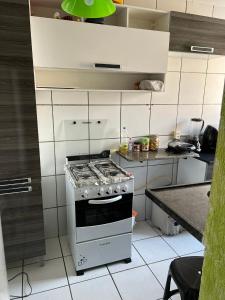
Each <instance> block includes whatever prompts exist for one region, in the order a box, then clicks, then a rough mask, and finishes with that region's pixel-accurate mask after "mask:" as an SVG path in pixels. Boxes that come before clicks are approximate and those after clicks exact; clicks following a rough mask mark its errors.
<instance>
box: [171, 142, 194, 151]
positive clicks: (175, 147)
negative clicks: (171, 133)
mask: <svg viewBox="0 0 225 300" xmlns="http://www.w3.org/2000/svg"><path fill="white" fill-rule="evenodd" d="M195 150H196V147H195V146H194V145H193V144H190V143H185V142H181V141H180V140H173V141H171V142H169V144H168V148H167V151H168V152H172V153H185V152H191V151H195Z"/></svg>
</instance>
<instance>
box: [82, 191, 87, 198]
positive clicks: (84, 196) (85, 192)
mask: <svg viewBox="0 0 225 300" xmlns="http://www.w3.org/2000/svg"><path fill="white" fill-rule="evenodd" d="M87 197H88V190H85V191H84V192H83V194H82V198H85V199H87Z"/></svg>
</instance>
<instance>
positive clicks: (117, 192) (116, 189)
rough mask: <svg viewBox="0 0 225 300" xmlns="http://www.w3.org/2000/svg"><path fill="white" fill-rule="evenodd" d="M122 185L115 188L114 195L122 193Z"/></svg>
mask: <svg viewBox="0 0 225 300" xmlns="http://www.w3.org/2000/svg"><path fill="white" fill-rule="evenodd" d="M120 190H121V189H120V185H117V186H116V187H115V189H114V193H115V194H119V193H120Z"/></svg>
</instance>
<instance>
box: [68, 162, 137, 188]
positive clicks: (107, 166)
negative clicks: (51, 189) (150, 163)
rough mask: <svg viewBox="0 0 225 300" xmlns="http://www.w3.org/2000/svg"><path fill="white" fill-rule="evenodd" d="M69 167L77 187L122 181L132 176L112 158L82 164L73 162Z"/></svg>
mask: <svg viewBox="0 0 225 300" xmlns="http://www.w3.org/2000/svg"><path fill="white" fill-rule="evenodd" d="M69 169H70V171H71V173H72V175H73V178H74V181H75V184H76V186H77V187H86V186H91V185H95V186H99V185H105V184H113V183H120V182H124V181H127V180H129V179H130V178H131V177H132V175H131V174H129V173H127V172H126V171H125V170H123V169H122V168H120V166H118V165H117V164H115V163H114V162H113V161H112V160H110V159H108V160H98V161H93V162H90V163H82V164H81V163H78V164H74V163H72V164H70V166H69Z"/></svg>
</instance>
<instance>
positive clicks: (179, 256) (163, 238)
mask: <svg viewBox="0 0 225 300" xmlns="http://www.w3.org/2000/svg"><path fill="white" fill-rule="evenodd" d="M161 238H162V239H163V241H164V242H165V243H166V244H167V245H168V246H169V247H170V248H171V249H172V250H173V251H174V252H175V253H176V254H177V256H179V257H180V254H178V252H177V251H176V250H175V249H174V248H173V247H172V246H171V245H170V244H169V243H168V242H167V241H166V240H165V239H164V237H163V235H162V236H161Z"/></svg>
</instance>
